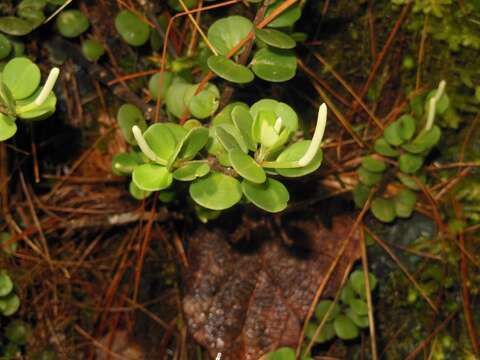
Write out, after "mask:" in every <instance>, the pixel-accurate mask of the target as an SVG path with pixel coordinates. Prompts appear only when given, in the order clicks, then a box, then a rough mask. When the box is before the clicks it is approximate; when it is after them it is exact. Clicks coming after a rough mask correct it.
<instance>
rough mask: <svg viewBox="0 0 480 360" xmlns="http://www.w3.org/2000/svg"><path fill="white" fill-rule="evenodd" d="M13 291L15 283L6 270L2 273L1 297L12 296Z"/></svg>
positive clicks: (0, 281) (0, 274)
mask: <svg viewBox="0 0 480 360" xmlns="http://www.w3.org/2000/svg"><path fill="white" fill-rule="evenodd" d="M12 290H13V282H12V279H10V276H8V274H7V272H6V271H5V270H2V271H0V297H1V296H6V295H8V294H10V293H11V292H12Z"/></svg>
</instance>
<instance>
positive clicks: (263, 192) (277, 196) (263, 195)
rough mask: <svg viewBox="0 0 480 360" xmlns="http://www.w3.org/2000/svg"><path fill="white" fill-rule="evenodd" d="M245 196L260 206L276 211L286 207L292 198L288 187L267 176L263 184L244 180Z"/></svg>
mask: <svg viewBox="0 0 480 360" xmlns="http://www.w3.org/2000/svg"><path fill="white" fill-rule="evenodd" d="M242 189H243V193H244V194H245V197H246V198H247V199H248V200H250V201H251V202H252V203H253V204H255V205H256V206H258V207H259V208H261V209H263V210H265V211H268V212H272V213H276V212H280V211H282V210H285V208H286V207H287V205H288V200H290V194H289V193H288V190H287V188H286V187H285V186H284V185H283V184H282V183H281V182H280V181H277V180H275V179H272V178H267V180H266V181H265V182H264V183H263V184H254V183H252V182H250V181H248V180H244V181H243V182H242Z"/></svg>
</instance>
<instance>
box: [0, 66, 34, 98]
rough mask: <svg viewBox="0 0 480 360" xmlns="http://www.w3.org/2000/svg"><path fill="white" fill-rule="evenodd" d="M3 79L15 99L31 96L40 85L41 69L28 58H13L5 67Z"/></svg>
mask: <svg viewBox="0 0 480 360" xmlns="http://www.w3.org/2000/svg"><path fill="white" fill-rule="evenodd" d="M2 81H3V82H4V84H5V85H6V86H7V87H8V89H9V90H10V92H11V93H12V96H13V98H14V99H15V100H22V99H25V98H28V97H29V96H31V95H32V94H33V93H34V92H35V90H37V88H38V86H39V85H40V81H41V74H40V69H39V67H38V66H37V65H36V64H35V63H34V62H32V61H31V60H30V59H28V58H25V57H18V58H13V59H12V60H10V61H9V62H8V63H7V64H6V65H5V67H4V68H3V73H2Z"/></svg>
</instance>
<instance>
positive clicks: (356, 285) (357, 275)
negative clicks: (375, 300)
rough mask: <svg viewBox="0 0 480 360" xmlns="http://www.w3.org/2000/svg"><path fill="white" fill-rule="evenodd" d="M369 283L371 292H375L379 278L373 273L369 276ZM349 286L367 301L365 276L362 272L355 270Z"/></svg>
mask: <svg viewBox="0 0 480 360" xmlns="http://www.w3.org/2000/svg"><path fill="white" fill-rule="evenodd" d="M368 275H369V276H368V282H369V284H370V290H371V291H373V290H375V288H376V286H377V278H376V277H375V275H373V274H372V273H369V274H368ZM348 281H349V284H350V286H351V287H352V289H353V290H355V292H356V293H357V294H358V295H360V296H361V297H362V299H365V274H364V272H363V271H362V270H355V271H354V272H352V273H351V274H350V278H349V280H348Z"/></svg>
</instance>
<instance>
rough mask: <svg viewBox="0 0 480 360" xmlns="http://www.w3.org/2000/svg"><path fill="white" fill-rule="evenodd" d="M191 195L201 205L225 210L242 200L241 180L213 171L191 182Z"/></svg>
mask: <svg viewBox="0 0 480 360" xmlns="http://www.w3.org/2000/svg"><path fill="white" fill-rule="evenodd" d="M189 192H190V196H191V197H192V199H193V200H194V201H195V202H196V203H197V204H198V205H200V206H203V207H204V208H207V209H211V210H225V209H228V208H230V207H232V206H233V205H235V204H236V203H238V202H239V201H240V199H241V198H242V189H241V186H240V182H239V181H238V180H237V179H235V178H233V177H231V176H228V175H225V174H222V173H218V172H211V173H209V174H208V175H207V176H205V177H203V178H200V179H197V180H195V181H194V182H192V183H191V184H190V188H189Z"/></svg>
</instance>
